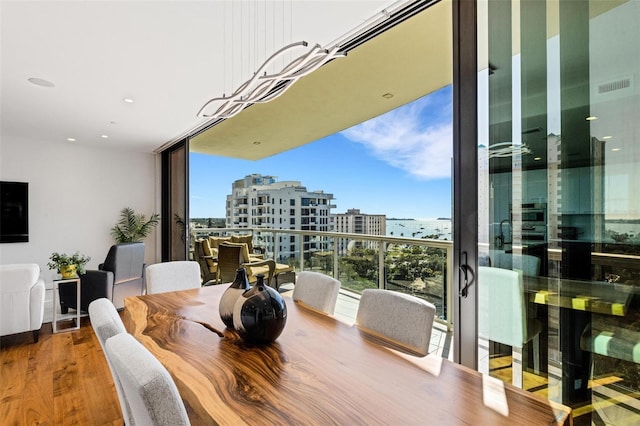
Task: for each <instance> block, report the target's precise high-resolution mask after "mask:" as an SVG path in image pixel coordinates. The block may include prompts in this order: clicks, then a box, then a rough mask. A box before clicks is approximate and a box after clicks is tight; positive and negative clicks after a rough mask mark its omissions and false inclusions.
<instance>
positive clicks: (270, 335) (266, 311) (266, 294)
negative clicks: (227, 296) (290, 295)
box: [233, 274, 287, 344]
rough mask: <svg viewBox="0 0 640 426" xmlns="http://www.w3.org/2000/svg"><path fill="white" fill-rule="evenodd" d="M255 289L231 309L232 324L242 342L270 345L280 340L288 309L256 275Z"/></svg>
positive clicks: (246, 292) (278, 296) (242, 296)
mask: <svg viewBox="0 0 640 426" xmlns="http://www.w3.org/2000/svg"><path fill="white" fill-rule="evenodd" d="M256 277H257V279H258V281H257V283H256V285H255V286H253V287H252V288H251V289H249V290H247V291H245V292H244V293H243V294H242V295H241V296H240V297H239V298H238V300H237V301H236V305H235V307H234V308H233V324H234V327H235V329H236V331H237V332H238V334H239V335H240V337H241V338H242V340H244V341H245V342H248V343H253V344H265V343H271V342H273V341H274V340H276V339H277V338H278V336H280V333H282V330H283V329H284V325H285V323H286V322H287V305H286V304H285V302H284V299H283V298H282V296H281V295H280V293H278V292H277V291H276V290H275V289H273V288H271V287H269V286H268V285H266V284H264V275H262V274H259V275H256Z"/></svg>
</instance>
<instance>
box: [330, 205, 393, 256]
mask: <svg viewBox="0 0 640 426" xmlns="http://www.w3.org/2000/svg"><path fill="white" fill-rule="evenodd" d="M335 231H336V232H344V233H349V234H369V235H386V234H387V216H386V215H383V214H366V213H360V209H349V210H347V212H346V213H338V214H336V215H335ZM350 241H351V240H340V242H339V243H338V252H339V253H341V254H344V253H346V252H347V250H348V249H350V248H351V247H364V248H374V249H377V243H375V242H373V241H355V242H351V246H349V243H350Z"/></svg>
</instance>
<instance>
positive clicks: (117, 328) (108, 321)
mask: <svg viewBox="0 0 640 426" xmlns="http://www.w3.org/2000/svg"><path fill="white" fill-rule="evenodd" d="M88 310H89V320H90V321H91V327H93V332H94V333H95V335H96V337H97V338H98V341H99V342H100V347H102V351H103V352H104V354H105V358H106V359H107V365H108V366H109V371H111V377H112V378H113V382H114V384H115V385H116V393H117V395H118V401H119V402H120V410H121V411H122V418H123V419H124V424H125V425H129V424H132V422H131V408H130V407H129V404H128V403H127V400H126V399H125V397H124V392H123V390H122V385H121V384H120V379H119V378H118V376H117V375H116V372H115V371H114V370H113V366H112V365H111V361H110V360H109V357H108V356H107V352H106V350H105V343H106V342H107V339H109V338H111V337H113V336H115V335H116V334H121V333H126V332H127V330H126V329H125V328H124V324H123V323H122V320H121V319H120V315H118V311H117V310H116V307H115V306H114V304H113V302H111V300H109V299H107V298H100V299H96V300H94V301H93V302H91V303H90V304H89V308H88Z"/></svg>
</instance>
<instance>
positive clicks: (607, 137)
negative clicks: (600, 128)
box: [602, 136, 613, 141]
mask: <svg viewBox="0 0 640 426" xmlns="http://www.w3.org/2000/svg"><path fill="white" fill-rule="evenodd" d="M612 137H613V136H603V137H602V139H603V140H605V141H607V140H609V139H611V138H612Z"/></svg>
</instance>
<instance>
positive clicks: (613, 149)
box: [611, 148, 622, 152]
mask: <svg viewBox="0 0 640 426" xmlns="http://www.w3.org/2000/svg"><path fill="white" fill-rule="evenodd" d="M621 149H622V148H611V151H613V152H616V151H620V150H621Z"/></svg>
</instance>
